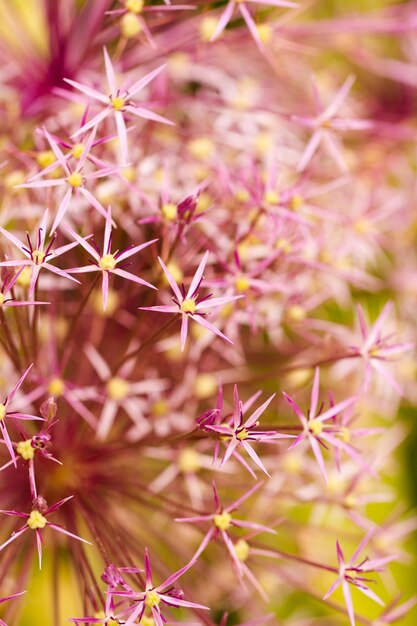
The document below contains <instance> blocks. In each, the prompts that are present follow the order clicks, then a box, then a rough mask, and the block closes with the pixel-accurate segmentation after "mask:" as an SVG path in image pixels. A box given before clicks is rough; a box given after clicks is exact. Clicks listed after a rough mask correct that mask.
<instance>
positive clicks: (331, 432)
mask: <svg viewBox="0 0 417 626" xmlns="http://www.w3.org/2000/svg"><path fill="white" fill-rule="evenodd" d="M319 384H320V370H319V368H318V367H317V368H316V372H315V375H314V382H313V387H312V390H311V402H310V408H309V410H308V413H307V417H306V416H305V415H304V413H303V412H302V410H301V409H300V407H299V406H298V404H297V403H296V402H294V400H293V399H292V398H290V396H288V395H287V394H286V393H285V392H284V391H283V392H282V394H283V396H284V398H285V399H286V400H287V402H288V404H289V405H290V406H291V408H292V409H293V411H294V413H295V414H296V415H297V417H298V419H299V420H300V422H301V425H302V427H303V430H302V431H301V433H300V434H299V435H298V436H297V437H296V438H295V440H294V442H293V443H292V444H291V445H290V447H289V449H291V448H295V447H296V446H298V445H299V444H300V443H301V442H302V441H304V440H307V441H308V443H309V444H310V446H311V448H312V450H313V453H314V456H315V457H316V460H317V463H318V466H319V468H320V471H321V474H322V476H323V478H324V482H325V483H326V485H327V482H328V481H327V474H326V468H325V465H324V459H323V454H322V451H321V447H324V448H326V445H325V443H324V442H326V443H330V444H331V445H332V446H335V447H337V448H342V449H343V450H344V451H345V452H347V454H349V455H350V456H353V457H354V458H355V457H356V458H357V456H358V453H357V452H356V451H355V450H354V448H352V447H351V446H349V445H348V444H346V443H344V442H343V441H340V440H339V439H337V437H336V436H335V435H336V434H337V432H338V429H337V426H336V427H335V426H334V425H333V424H331V425H330V426H328V425H327V424H326V422H327V421H328V420H330V419H332V418H334V417H335V416H336V415H338V414H339V413H341V412H342V411H344V410H345V409H347V408H348V407H349V406H351V405H352V404H353V403H354V402H355V401H356V397H355V396H352V397H350V398H346V399H345V400H342V401H341V402H338V404H335V405H334V406H331V407H330V409H327V411H325V412H324V413H321V411H322V408H323V405H322V406H321V407H320V409H319V411H317V407H318V399H319Z"/></svg>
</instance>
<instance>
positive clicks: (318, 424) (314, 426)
mask: <svg viewBox="0 0 417 626" xmlns="http://www.w3.org/2000/svg"><path fill="white" fill-rule="evenodd" d="M308 427H309V429H310V432H311V433H312V434H313V435H314V436H315V437H317V436H318V435H321V433H322V432H323V429H324V424H323V422H322V421H321V420H319V419H317V418H315V419H312V420H310V421H309V423H308Z"/></svg>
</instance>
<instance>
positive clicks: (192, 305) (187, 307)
mask: <svg viewBox="0 0 417 626" xmlns="http://www.w3.org/2000/svg"><path fill="white" fill-rule="evenodd" d="M196 308H197V305H196V302H195V300H194V298H185V300H183V301H182V303H181V311H182V312H183V313H194V312H195V310H196Z"/></svg>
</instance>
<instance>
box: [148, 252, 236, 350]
mask: <svg viewBox="0 0 417 626" xmlns="http://www.w3.org/2000/svg"><path fill="white" fill-rule="evenodd" d="M208 255H209V253H208V251H207V252H206V253H205V254H204V256H203V258H202V259H201V261H200V264H199V266H198V268H197V271H196V273H195V274H194V277H193V279H192V281H191V284H190V286H189V288H188V291H187V292H186V291H185V287H184V285H181V290H180V288H179V287H178V285H177V283H176V282H175V279H174V277H173V276H172V274H171V272H170V271H169V269H168V268H167V267H166V265H165V263H164V262H163V261H162V259H161V258H159V257H158V260H159V263H160V264H161V267H162V269H163V271H164V273H165V276H166V277H167V280H168V282H169V284H170V285H171V289H172V291H173V292H174V295H175V297H174V298H172V300H173V302H174V304H173V305H170V304H167V305H162V306H151V307H139V309H141V310H142V311H158V313H180V314H181V316H182V322H181V350H182V351H183V350H184V348H185V342H186V339H187V332H188V320H189V318H191V319H192V320H194V321H195V322H197V323H198V324H200V325H201V326H204V327H205V328H208V329H209V330H211V331H212V332H213V333H215V334H216V335H218V336H219V337H221V338H222V339H225V340H226V341H228V342H229V343H233V342H232V341H231V340H230V339H228V337H226V336H225V335H224V334H223V333H222V332H221V331H220V330H219V329H218V328H216V327H215V326H213V324H211V323H210V322H209V321H208V320H207V319H206V317H205V316H206V315H207V313H206V312H205V311H204V309H210V308H214V307H219V306H223V305H224V304H227V303H228V302H232V301H233V300H238V299H239V298H243V296H223V297H220V298H211V294H209V295H208V296H205V297H204V298H199V294H198V289H199V288H200V285H201V282H202V280H203V273H204V269H205V267H206V263H207V259H208Z"/></svg>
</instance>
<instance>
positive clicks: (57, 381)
mask: <svg viewBox="0 0 417 626" xmlns="http://www.w3.org/2000/svg"><path fill="white" fill-rule="evenodd" d="M48 391H49V393H50V394H51V396H55V398H59V397H60V396H62V394H63V393H64V391H65V383H64V381H63V380H62V378H52V380H50V381H49V385H48Z"/></svg>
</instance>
